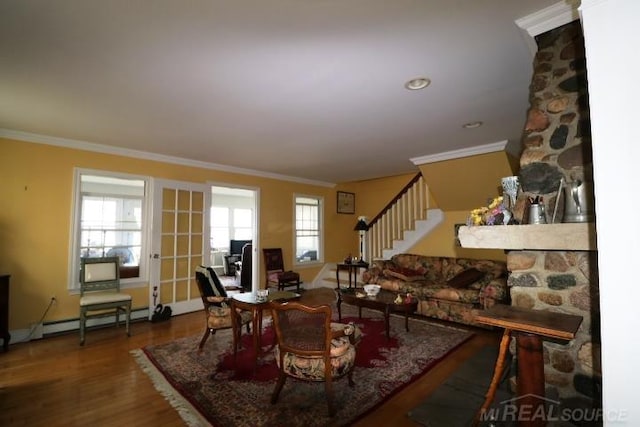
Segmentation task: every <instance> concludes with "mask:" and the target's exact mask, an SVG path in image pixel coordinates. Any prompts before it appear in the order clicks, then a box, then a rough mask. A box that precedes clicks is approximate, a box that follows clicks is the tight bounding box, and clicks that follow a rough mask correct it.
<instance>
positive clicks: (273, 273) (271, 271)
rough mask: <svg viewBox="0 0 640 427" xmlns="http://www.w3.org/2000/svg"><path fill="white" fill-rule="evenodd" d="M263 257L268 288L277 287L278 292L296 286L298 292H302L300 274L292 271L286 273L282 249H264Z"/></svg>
mask: <svg viewBox="0 0 640 427" xmlns="http://www.w3.org/2000/svg"><path fill="white" fill-rule="evenodd" d="M262 255H263V258H264V268H265V275H266V288H269V287H272V286H275V287H276V288H277V289H278V290H284V288H285V287H289V286H295V287H296V292H300V283H301V282H300V274H299V273H297V272H295V271H292V270H286V271H285V269H284V258H283V256H282V248H264V249H262Z"/></svg>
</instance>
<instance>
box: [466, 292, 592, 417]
mask: <svg viewBox="0 0 640 427" xmlns="http://www.w3.org/2000/svg"><path fill="white" fill-rule="evenodd" d="M476 322H478V323H482V324H485V325H491V326H497V327H499V328H504V334H503V335H502V342H501V343H500V352H499V355H498V359H497V361H496V367H495V369H494V374H493V379H492V380H491V385H490V386H489V391H488V392H487V398H486V400H485V402H484V404H483V405H482V408H481V409H480V411H479V413H478V417H477V420H479V418H480V415H481V413H482V412H483V411H486V410H487V409H488V408H489V406H490V405H491V402H492V401H493V398H494V395H495V391H496V390H495V389H496V387H497V384H498V381H499V379H500V377H501V376H502V370H503V367H504V359H505V356H506V352H507V349H508V347H509V339H510V336H511V334H512V333H513V334H514V335H515V337H516V349H517V353H516V355H517V358H518V374H517V375H518V377H517V378H518V386H517V395H518V400H517V402H518V405H519V407H521V408H526V412H527V413H530V414H536V413H538V414H539V413H544V412H538V411H537V410H538V408H541V409H542V410H543V411H544V408H543V405H544V395H545V393H544V384H545V380H544V361H543V350H542V340H543V338H551V339H559V340H571V339H573V338H574V337H575V334H576V332H577V331H578V328H579V327H580V323H582V316H575V315H571V314H565V313H557V312H551V311H543V310H532V309H526V308H521V307H512V306H510V305H502V304H498V305H494V306H493V307H491V308H489V309H488V310H485V311H484V312H482V313H480V314H478V315H477V316H476ZM521 413H524V412H522V411H521ZM530 418H531V419H522V420H519V425H523V426H543V425H544V424H545V421H544V419H543V417H530Z"/></svg>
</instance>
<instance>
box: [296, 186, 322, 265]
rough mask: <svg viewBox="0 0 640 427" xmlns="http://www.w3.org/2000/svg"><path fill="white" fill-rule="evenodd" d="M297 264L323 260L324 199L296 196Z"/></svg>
mask: <svg viewBox="0 0 640 427" xmlns="http://www.w3.org/2000/svg"><path fill="white" fill-rule="evenodd" d="M295 224H296V225H295V248H294V250H295V254H296V263H298V264H306V263H310V262H317V261H321V260H322V250H321V248H322V238H321V236H322V198H320V197H312V196H298V195H296V196H295Z"/></svg>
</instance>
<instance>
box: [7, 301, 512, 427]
mask: <svg viewBox="0 0 640 427" xmlns="http://www.w3.org/2000/svg"><path fill="white" fill-rule="evenodd" d="M474 331H475V332H476V335H475V336H474V337H473V338H472V339H471V340H469V341H468V342H467V343H465V344H464V345H462V346H461V347H459V348H458V349H457V350H455V351H454V352H453V353H452V354H450V355H449V356H448V357H447V358H446V359H445V360H444V361H442V362H441V363H439V364H438V365H436V366H435V367H434V368H433V369H431V371H429V372H428V373H427V374H426V375H424V376H423V377H422V378H420V379H419V380H418V381H416V382H414V383H413V384H411V385H410V386H408V387H407V388H406V389H405V390H403V391H402V392H400V393H398V394H397V395H396V396H394V397H393V398H392V399H390V400H389V401H388V402H387V403H385V404H384V405H383V406H382V407H380V408H379V409H378V410H377V411H375V412H373V413H372V414H370V415H369V416H368V417H366V418H365V419H363V420H361V421H360V422H358V423H357V424H356V425H357V426H378V425H385V426H389V425H393V426H394V427H395V426H417V425H418V424H416V423H414V422H412V421H411V420H410V419H408V418H407V416H406V413H407V411H409V410H410V409H411V408H413V407H414V406H415V405H417V404H419V403H420V402H421V401H422V400H423V399H424V398H426V397H427V396H428V395H429V394H430V393H432V392H433V391H434V390H435V389H436V388H437V387H438V385H439V384H440V383H442V382H443V381H444V380H445V379H446V378H447V377H448V376H449V375H450V374H451V373H452V372H454V371H455V369H456V368H457V367H458V366H459V365H460V364H461V363H463V362H464V361H465V360H466V359H468V358H469V357H471V356H472V355H473V354H474V353H475V352H476V351H478V350H479V349H480V348H481V347H482V346H484V345H487V344H489V345H496V346H497V345H498V342H499V338H500V333H499V331H498V332H491V331H485V330H481V329H474ZM202 332H203V317H202V313H200V312H197V313H191V314H185V315H181V316H174V317H172V319H171V321H168V322H163V323H150V322H146V321H144V322H135V323H133V324H132V325H131V337H129V338H127V336H126V334H125V331H124V327H122V326H121V327H119V328H115V327H109V328H102V329H97V330H90V331H88V332H87V336H86V344H85V345H84V346H83V347H80V346H79V345H78V341H79V337H78V333H77V332H75V333H69V334H64V335H60V336H55V337H47V338H45V339H42V340H38V341H32V342H29V343H21V344H15V345H11V346H10V349H9V351H8V352H6V353H0V425H1V426H30V427H31V426H48V427H50V426H88V425H93V426H124V425H129V426H143V427H144V426H149V427H152V426H153V427H158V426H163V427H165V426H183V425H184V423H183V421H182V420H181V418H180V417H179V416H178V413H177V412H176V411H175V410H174V409H173V408H172V407H171V405H170V404H169V403H168V402H167V401H166V400H165V399H164V398H163V397H162V396H161V395H160V394H159V393H158V392H157V391H156V390H155V389H154V387H153V385H152V384H151V381H150V380H149V378H148V377H147V375H146V374H144V373H143V372H142V371H141V370H140V368H139V367H138V365H137V364H136V362H135V361H134V360H133V357H131V355H130V354H129V350H133V349H137V348H140V347H144V346H145V345H148V344H159V343H162V342H167V341H171V340H173V339H177V338H180V337H184V336H190V335H196V334H198V335H199V334H201V333H202ZM221 427H224V426H221Z"/></svg>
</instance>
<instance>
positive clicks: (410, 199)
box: [365, 172, 429, 260]
mask: <svg viewBox="0 0 640 427" xmlns="http://www.w3.org/2000/svg"><path fill="white" fill-rule="evenodd" d="M428 210H429V187H428V186H427V184H426V182H425V180H424V178H423V176H422V173H420V172H418V174H417V175H416V176H414V177H413V178H412V179H411V181H409V183H408V184H407V185H406V186H405V187H404V188H403V189H402V190H400V192H399V193H398V194H397V195H396V196H395V197H394V198H393V199H391V201H390V202H389V203H388V204H387V205H386V206H385V207H384V208H383V209H382V210H381V211H380V213H379V214H377V215H376V216H375V217H374V218H373V219H372V220H371V221H369V230H368V231H367V234H366V240H365V242H366V246H365V252H366V259H367V260H375V259H380V258H382V257H383V251H384V250H385V249H391V248H392V247H393V241H394V240H400V239H402V238H403V235H404V232H405V231H406V230H414V229H415V222H416V221H418V220H425V219H427V211H428Z"/></svg>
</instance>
